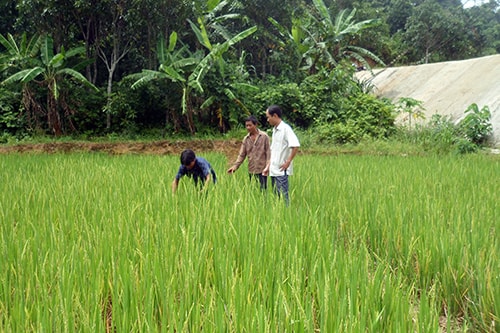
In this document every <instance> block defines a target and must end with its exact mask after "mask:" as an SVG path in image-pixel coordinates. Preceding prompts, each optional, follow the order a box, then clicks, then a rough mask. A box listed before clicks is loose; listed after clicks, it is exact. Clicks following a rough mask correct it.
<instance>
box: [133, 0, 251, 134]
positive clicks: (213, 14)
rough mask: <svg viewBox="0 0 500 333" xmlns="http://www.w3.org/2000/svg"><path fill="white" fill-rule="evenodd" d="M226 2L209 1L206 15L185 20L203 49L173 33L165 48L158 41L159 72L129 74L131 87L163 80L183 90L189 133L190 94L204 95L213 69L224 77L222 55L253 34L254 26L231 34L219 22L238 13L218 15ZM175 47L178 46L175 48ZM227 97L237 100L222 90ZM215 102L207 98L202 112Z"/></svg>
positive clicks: (160, 41) (183, 105)
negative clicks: (208, 77) (193, 45)
mask: <svg viewBox="0 0 500 333" xmlns="http://www.w3.org/2000/svg"><path fill="white" fill-rule="evenodd" d="M227 4H228V1H220V0H218V1H217V0H212V1H209V2H207V6H208V12H207V13H206V14H205V15H202V16H199V17H198V18H197V21H196V23H195V22H193V21H191V20H188V22H189V24H190V27H191V29H192V31H193V32H194V34H195V36H196V38H197V40H198V43H199V44H200V45H201V46H203V47H204V49H205V50H202V49H198V50H196V51H191V50H190V49H189V48H188V47H187V45H185V44H183V43H182V42H181V41H179V38H178V34H177V32H175V31H174V32H172V33H171V34H170V36H169V42H168V46H167V45H166V43H165V41H164V39H163V38H161V39H160V40H159V42H158V47H157V55H158V60H159V62H160V65H159V67H158V70H142V72H141V73H136V74H132V75H131V77H132V78H135V79H136V81H135V82H134V83H133V84H132V88H137V87H139V86H141V85H143V84H146V83H147V82H150V81H152V80H157V79H165V80H169V81H171V82H175V83H177V84H179V85H180V88H181V89H182V99H181V100H182V102H181V109H182V114H184V115H187V120H188V125H189V127H190V131H191V132H194V124H193V122H192V114H193V107H192V106H191V102H190V99H191V94H192V92H193V90H195V91H196V92H197V93H199V94H203V93H205V88H204V82H203V79H204V78H205V76H206V74H207V73H208V72H209V71H210V70H211V69H212V68H215V69H216V71H217V74H218V76H219V78H221V79H222V80H223V79H224V77H225V65H226V62H225V58H224V56H225V54H226V53H227V52H228V51H229V49H230V48H231V47H232V46H234V45H235V44H237V43H239V42H240V41H242V40H243V39H245V38H247V37H248V36H250V35H251V34H253V33H254V32H255V31H256V30H257V27H255V26H253V27H251V28H248V29H246V30H244V31H241V32H239V33H237V34H236V35H234V36H233V35H231V34H230V33H229V32H228V31H227V30H226V29H225V28H224V26H223V24H222V23H224V22H225V21H227V20H229V19H234V18H237V17H239V15H238V14H233V13H230V14H226V15H220V16H217V12H219V11H221V10H222V8H223V7H224V6H226V5H227ZM217 35H220V36H222V37H223V42H217V41H215V39H216V36H217ZM178 44H181V45H180V47H178ZM225 93H226V95H227V96H228V97H229V98H230V99H232V100H236V97H235V95H234V93H233V91H231V90H230V89H225ZM215 100H216V97H215V96H206V97H205V98H204V103H203V104H202V105H201V106H200V108H201V109H203V108H206V107H208V106H210V105H211V104H212V103H214V102H215Z"/></svg>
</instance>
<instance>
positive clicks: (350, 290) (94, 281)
mask: <svg viewBox="0 0 500 333" xmlns="http://www.w3.org/2000/svg"><path fill="white" fill-rule="evenodd" d="M204 156H205V157H206V158H207V159H208V160H209V161H210V162H211V163H212V165H213V166H214V168H215V170H216V171H217V173H218V176H219V177H218V183H217V184H216V185H215V186H211V187H210V188H209V191H208V192H205V193H200V192H199V191H198V189H197V188H196V187H195V186H193V184H191V181H190V180H189V179H182V180H181V182H180V184H179V188H178V191H177V193H176V195H175V196H174V195H172V194H171V190H170V184H171V181H172V179H173V177H174V176H175V173H176V171H177V168H178V163H179V161H178V157H177V156H141V155H120V156H112V155H105V154H54V155H18V154H10V155H2V156H0V168H1V170H2V173H1V174H0V177H1V178H0V190H1V191H2V193H5V195H3V196H2V197H1V199H0V220H1V223H0V251H1V253H0V254H1V255H2V258H4V259H3V260H1V261H0V269H1V271H2V272H3V274H2V276H0V331H3V332H19V331H28V332H30V331H55V332H59V331H61V332H66V331H84V332H94V331H101V332H103V331H108V332H109V331H117V332H123V331H138V332H152V331H153V332H155V331H156V332H221V331H230V332H254V331H257V332H284V331H289V332H313V331H324V332H360V331H365V332H385V331H389V332H392V331H401V332H409V331H410V332H415V331H416V332H432V331H433V332H436V331H439V330H440V322H441V323H443V322H444V323H445V324H447V325H448V329H449V330H453V329H455V330H459V331H495V330H497V329H498V327H499V325H500V323H499V317H498V313H499V312H498V311H499V306H500V300H499V298H500V297H499V295H498V292H496V291H495V289H494V286H496V285H498V282H499V279H500V267H499V264H498V263H499V262H500V261H499V258H498V255H499V243H498V237H497V236H498V235H497V232H498V231H497V230H500V228H499V227H500V226H499V222H498V221H497V220H498V216H499V207H498V204H497V203H498V201H499V200H498V199H499V198H498V193H497V192H498V190H497V189H498V185H499V183H498V177H497V174H498V170H500V168H499V166H500V165H499V164H500V161H499V160H498V158H495V157H489V156H483V155H469V156H462V157H456V156H455V157H453V156H448V157H398V156H327V155H323V156H319V155H299V156H298V158H297V159H296V162H295V163H296V166H295V170H296V173H295V174H294V175H293V176H292V177H290V188H291V205H290V206H289V207H287V206H286V205H285V204H284V202H283V201H280V200H279V199H278V198H277V197H276V196H275V195H274V194H273V193H272V191H271V190H269V191H267V192H261V191H260V190H259V188H258V185H257V184H256V182H254V181H251V180H250V179H249V178H248V175H246V174H245V172H240V173H236V174H234V175H231V176H229V175H226V174H224V170H226V169H227V163H228V161H227V160H226V158H225V156H224V155H221V154H216V153H209V154H205V155H204Z"/></svg>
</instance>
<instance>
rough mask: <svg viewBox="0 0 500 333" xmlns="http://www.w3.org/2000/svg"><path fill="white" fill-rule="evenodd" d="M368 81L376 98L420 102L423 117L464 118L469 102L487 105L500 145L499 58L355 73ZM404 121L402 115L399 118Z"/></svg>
mask: <svg viewBox="0 0 500 333" xmlns="http://www.w3.org/2000/svg"><path fill="white" fill-rule="evenodd" d="M357 77H358V78H359V79H360V80H361V81H366V82H370V83H371V84H372V85H373V87H374V90H373V92H374V93H375V94H376V95H378V96H384V97H387V98H389V99H391V100H392V101H394V102H396V101H397V100H398V99H399V98H400V97H411V98H414V99H416V100H419V101H422V102H423V105H424V107H425V117H426V119H430V118H431V117H432V115H433V114H441V115H447V116H450V117H451V118H452V119H453V120H456V121H458V120H460V119H461V118H463V117H464V111H465V110H466V109H467V108H468V107H469V105H471V104H472V103H476V104H477V105H478V106H479V108H480V109H481V108H483V107H484V106H488V107H489V109H490V111H491V116H492V119H491V122H492V125H493V132H494V133H493V141H494V143H495V144H496V145H499V144H500V55H499V54H497V55H493V56H488V57H482V58H475V59H469V60H461V61H449V62H441V63H433V64H425V65H416V66H404V67H390V68H385V69H379V70H373V73H371V72H369V71H363V72H359V73H357ZM399 120H400V121H404V120H405V119H404V115H402V117H401V118H400V119H399Z"/></svg>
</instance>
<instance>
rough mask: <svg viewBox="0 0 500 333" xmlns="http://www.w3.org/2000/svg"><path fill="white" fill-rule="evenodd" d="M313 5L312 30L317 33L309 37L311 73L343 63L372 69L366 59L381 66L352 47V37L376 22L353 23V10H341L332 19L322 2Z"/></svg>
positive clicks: (377, 60) (358, 49) (376, 20)
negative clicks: (311, 41) (312, 53)
mask: <svg viewBox="0 0 500 333" xmlns="http://www.w3.org/2000/svg"><path fill="white" fill-rule="evenodd" d="M313 3H314V7H315V9H316V13H315V14H313V18H314V19H315V21H316V24H315V26H314V27H315V28H316V29H317V30H315V31H310V35H311V36H312V38H313V39H314V43H315V47H316V50H317V53H316V55H315V59H314V62H313V63H312V64H311V71H313V72H314V71H315V67H314V66H316V65H317V64H319V65H322V66H326V67H335V66H337V64H338V62H339V61H340V60H342V59H349V60H353V61H356V62H358V63H359V64H361V65H363V66H364V67H366V68H371V66H370V63H369V62H368V61H367V59H371V60H373V61H375V62H377V63H380V64H382V65H383V64H384V63H383V61H382V60H381V59H379V58H378V57H377V56H376V55H375V54H373V53H372V52H370V51H369V50H367V49H365V48H363V47H361V46H357V45H353V44H352V43H351V38H352V37H353V36H355V35H357V34H360V33H361V32H362V31H363V30H365V29H368V28H370V27H373V26H375V25H377V24H379V23H380V20H379V19H370V20H364V21H360V22H356V21H354V16H355V14H356V9H353V10H351V11H349V10H347V9H343V10H341V11H340V12H339V13H338V14H337V15H336V16H335V18H333V17H332V16H331V15H330V11H329V9H328V8H327V6H326V5H325V3H324V2H323V0H313Z"/></svg>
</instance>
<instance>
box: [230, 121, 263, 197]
mask: <svg viewBox="0 0 500 333" xmlns="http://www.w3.org/2000/svg"><path fill="white" fill-rule="evenodd" d="M245 127H246V129H247V131H248V134H247V135H246V136H245V137H244V138H243V142H242V143H241V147H240V152H239V154H238V158H237V159H236V161H235V162H234V164H233V166H231V167H230V168H229V169H228V170H227V172H228V173H230V174H232V173H233V172H235V171H236V170H238V168H239V167H240V165H241V164H242V163H243V161H244V160H245V158H246V157H248V173H249V175H250V178H256V179H258V180H259V183H260V188H261V190H265V189H267V175H266V176H264V175H263V174H262V171H263V170H264V168H265V167H266V165H267V164H268V162H269V160H270V158H271V150H270V142H269V136H268V135H267V134H266V133H265V132H263V131H261V130H260V129H258V128H257V118H255V117H254V116H249V117H248V118H246V119H245Z"/></svg>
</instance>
